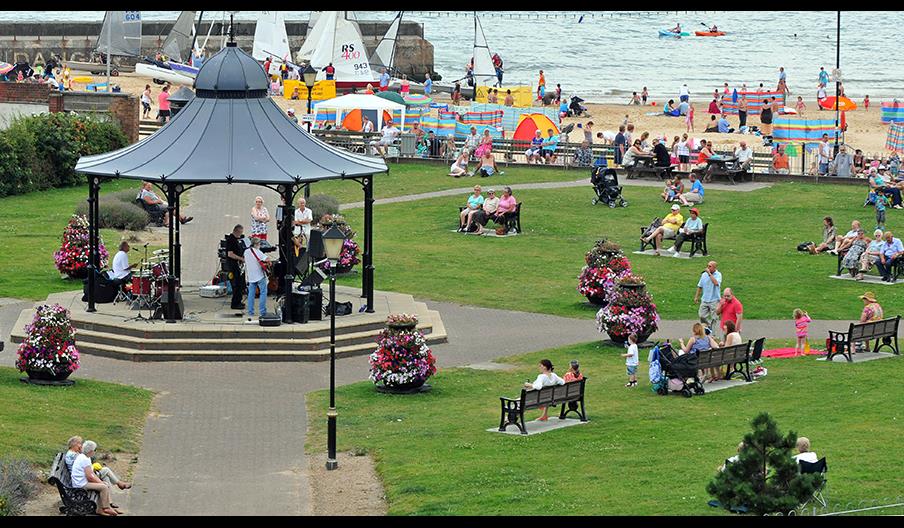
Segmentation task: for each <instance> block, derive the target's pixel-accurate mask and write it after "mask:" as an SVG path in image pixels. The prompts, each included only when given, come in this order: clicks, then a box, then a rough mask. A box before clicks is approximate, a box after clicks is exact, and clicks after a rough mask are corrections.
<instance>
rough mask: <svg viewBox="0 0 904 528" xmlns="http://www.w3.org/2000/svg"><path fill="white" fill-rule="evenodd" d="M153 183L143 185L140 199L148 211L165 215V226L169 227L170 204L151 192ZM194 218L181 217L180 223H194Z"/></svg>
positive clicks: (147, 182)
mask: <svg viewBox="0 0 904 528" xmlns="http://www.w3.org/2000/svg"><path fill="white" fill-rule="evenodd" d="M152 185H153V184H151V182H149V181H146V182H144V183H142V184H141V193H140V194H139V195H138V198H139V199H140V200H141V201H143V202H144V203H145V205H146V206H147V208H148V209H151V210H153V211H156V212H157V213H161V212H162V213H163V225H165V226H169V210H168V208H169V204H168V203H166V202H164V201H163V200H161V199H160V197H159V196H157V193H155V192H154V191H152V190H151V188H152ZM193 218H194V217H192V216H188V217H186V216H185V215H179V223H180V224H187V223H189V222H191V221H192V219H193Z"/></svg>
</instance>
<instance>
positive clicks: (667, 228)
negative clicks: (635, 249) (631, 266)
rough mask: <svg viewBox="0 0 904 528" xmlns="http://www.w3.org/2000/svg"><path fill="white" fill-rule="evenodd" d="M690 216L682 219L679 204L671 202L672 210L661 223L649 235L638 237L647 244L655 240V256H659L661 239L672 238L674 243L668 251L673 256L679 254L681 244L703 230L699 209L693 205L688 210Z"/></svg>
mask: <svg viewBox="0 0 904 528" xmlns="http://www.w3.org/2000/svg"><path fill="white" fill-rule="evenodd" d="M690 214H691V217H690V218H688V219H687V222H685V221H684V217H683V216H681V206H680V205H678V204H672V211H671V212H670V213H669V214H667V215H666V216H665V218H663V219H662V225H660V226H659V227H657V228H656V229H654V230H653V231H652V232H651V233H650V234H649V235H647V236H645V237H643V236H642V237H640V238H641V240H643V241H644V243H646V244H649V243H650V242H651V241H653V242H655V245H656V251H655V252H654V253H655V254H656V256H659V254H660V253H659V250H660V249H662V240H663V239H664V238H674V239H675V245H674V246H672V247H670V248H669V249H668V251H669V252H670V253H672V256H673V257H678V256H680V253H681V245H682V244H684V241H685V240H686V239H687V238H688V237H689V236H691V235H694V234H696V233H700V232H702V231H703V220H701V219H700V211H699V210H698V209H697V208H696V207H693V208H691V211H690Z"/></svg>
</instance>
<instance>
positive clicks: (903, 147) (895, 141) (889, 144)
mask: <svg viewBox="0 0 904 528" xmlns="http://www.w3.org/2000/svg"><path fill="white" fill-rule="evenodd" d="M885 148H887V149H888V150H893V151H895V152H904V123H892V124H890V125H889V126H888V138H887V139H886V140H885Z"/></svg>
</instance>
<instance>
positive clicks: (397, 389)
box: [376, 379, 431, 394]
mask: <svg viewBox="0 0 904 528" xmlns="http://www.w3.org/2000/svg"><path fill="white" fill-rule="evenodd" d="M426 382H427V380H425V379H419V380H415V381H412V382H410V383H402V384H401V385H377V386H376V389H377V392H382V393H384V394H417V393H419V392H427V391H429V390H430V389H431V387H430V385H428V384H427V383H426Z"/></svg>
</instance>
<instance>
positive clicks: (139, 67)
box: [135, 11, 200, 86]
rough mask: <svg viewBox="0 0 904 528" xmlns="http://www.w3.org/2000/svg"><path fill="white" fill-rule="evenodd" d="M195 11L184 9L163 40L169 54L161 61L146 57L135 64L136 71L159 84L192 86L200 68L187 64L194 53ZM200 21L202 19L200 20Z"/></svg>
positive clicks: (163, 49)
mask: <svg viewBox="0 0 904 528" xmlns="http://www.w3.org/2000/svg"><path fill="white" fill-rule="evenodd" d="M194 19H195V11H182V12H180V13H179V17H178V18H177V19H176V22H175V24H173V27H172V29H170V32H169V34H168V35H167V36H166V39H165V40H164V41H163V47H162V51H163V54H164V55H166V56H167V59H168V60H166V61H164V62H161V61H158V60H152V59H150V58H148V57H145V58H144V60H145V62H139V63H138V64H136V65H135V73H137V74H138V75H142V76H145V77H150V78H152V79H154V82H155V83H157V84H162V83H163V82H170V83H173V84H181V85H185V86H191V85H193V84H194V81H195V76H196V75H197V74H198V70H199V68H195V67H194V66H191V65H189V64H186V62H187V61H188V59H189V58H190V57H191V54H192V47H193V44H194V39H193V37H192V33H193V24H194ZM199 22H200V21H199Z"/></svg>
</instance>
